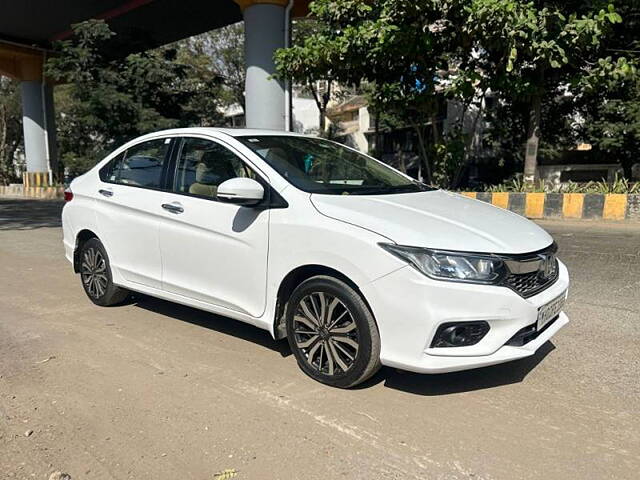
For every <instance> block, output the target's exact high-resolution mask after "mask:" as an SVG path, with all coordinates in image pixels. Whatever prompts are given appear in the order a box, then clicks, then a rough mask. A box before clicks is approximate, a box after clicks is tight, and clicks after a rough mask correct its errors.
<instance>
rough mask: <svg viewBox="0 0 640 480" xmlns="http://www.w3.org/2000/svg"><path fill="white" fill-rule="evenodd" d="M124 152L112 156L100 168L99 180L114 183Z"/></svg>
mask: <svg viewBox="0 0 640 480" xmlns="http://www.w3.org/2000/svg"><path fill="white" fill-rule="evenodd" d="M124 154H125V152H122V153H120V154H119V155H117V156H116V157H114V158H112V159H111V160H110V161H109V163H107V164H106V165H105V166H104V167H102V168H101V169H100V180H102V181H103V182H108V183H115V182H116V178H117V176H118V172H119V171H120V165H122V160H123V159H124Z"/></svg>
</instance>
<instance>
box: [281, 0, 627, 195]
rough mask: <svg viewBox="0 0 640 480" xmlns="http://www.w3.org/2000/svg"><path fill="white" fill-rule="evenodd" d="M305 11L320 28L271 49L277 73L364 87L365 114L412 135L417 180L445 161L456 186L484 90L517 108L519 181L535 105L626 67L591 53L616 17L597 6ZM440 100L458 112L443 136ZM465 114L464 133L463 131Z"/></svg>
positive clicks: (344, 5)
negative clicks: (521, 119)
mask: <svg viewBox="0 0 640 480" xmlns="http://www.w3.org/2000/svg"><path fill="white" fill-rule="evenodd" d="M310 9H311V12H312V15H313V16H314V17H315V18H316V19H317V20H318V22H319V25H320V27H319V28H318V29H317V30H316V31H315V32H314V33H312V34H311V35H309V36H307V37H306V39H305V41H304V43H303V44H302V45H298V46H294V47H293V48H290V49H287V50H282V51H279V52H278V53H277V54H276V61H277V64H278V68H279V71H280V72H281V74H285V75H292V76H293V77H294V78H305V77H306V78H309V77H311V78H330V79H332V80H337V81H339V82H342V83H346V84H349V85H351V84H361V83H362V82H365V83H366V84H367V85H368V86H369V89H370V90H369V91H370V99H371V102H370V106H371V108H372V110H373V111H374V114H376V112H385V114H389V113H394V114H395V115H397V116H398V117H399V118H402V119H403V120H404V121H405V122H406V124H407V125H411V126H414V128H415V129H416V132H417V134H418V138H419V144H420V150H421V153H422V156H423V159H424V165H425V169H426V174H425V178H426V179H427V180H429V179H430V177H431V173H432V170H433V167H434V165H435V164H440V163H441V161H445V163H446V162H447V161H448V160H447V159H455V160H454V163H458V164H459V166H458V167H457V168H453V169H452V168H450V166H447V167H446V168H445V172H449V173H445V175H444V177H446V178H447V179H448V180H453V182H454V183H459V182H460V180H461V173H462V171H463V170H464V166H465V164H466V163H467V162H468V161H469V159H470V158H471V156H472V154H473V144H474V133H475V127H476V126H477V124H478V122H479V121H480V119H481V118H482V114H483V112H482V109H483V107H484V103H485V102H484V101H483V100H484V97H485V95H487V94H489V93H491V94H492V95H494V96H495V95H497V96H498V98H499V99H500V101H501V102H505V103H507V104H512V105H514V106H516V107H517V108H518V109H519V110H520V109H521V107H524V108H525V109H526V113H525V114H524V115H525V125H524V127H523V130H524V131H523V133H524V141H523V143H526V149H525V155H524V156H525V158H526V161H525V164H526V168H525V171H526V177H527V179H531V175H532V173H533V172H535V167H536V161H537V155H538V145H539V140H540V137H541V116H542V113H543V111H544V110H545V107H544V105H543V104H544V103H545V102H549V101H550V100H551V101H555V99H556V97H557V95H558V94H559V92H560V91H561V90H562V89H564V90H565V91H568V90H571V91H572V92H573V94H574V95H577V94H579V93H580V92H581V91H582V90H583V89H584V88H586V87H587V86H588V83H589V82H588V79H589V78H590V77H592V76H600V75H601V74H603V73H604V74H605V75H607V76H609V77H611V76H612V75H615V74H616V72H617V73H623V72H624V71H625V70H627V71H629V69H630V66H629V62H627V60H626V59H625V58H624V57H620V56H618V57H617V58H613V57H611V56H609V57H607V56H602V51H601V46H602V40H603V37H604V36H605V35H606V34H608V33H609V32H610V30H611V26H613V25H616V24H618V23H620V21H621V17H620V15H619V14H618V13H617V11H616V10H615V9H614V8H613V6H608V5H606V4H603V3H602V2H601V1H598V0H591V1H586V2H585V1H577V0H575V1H572V0H568V1H566V2H563V3H561V2H546V1H539V0H536V1H520V0H413V1H409V0H376V1H372V2H361V1H358V0H316V1H314V2H313V3H312V4H311V6H310ZM443 97H444V98H447V99H450V100H453V101H455V102H458V103H459V104H460V105H461V106H462V115H461V116H460V121H459V124H458V125H456V126H455V128H453V129H452V131H451V133H450V134H449V135H448V136H449V138H443V137H442V135H441V132H440V131H439V130H438V128H436V127H437V126H436V123H437V122H436V118H435V117H436V115H437V114H438V113H439V112H440V111H441V107H440V106H441V104H442V102H441V99H442V98H443ZM468 117H471V118H472V125H471V128H470V129H466V130H463V129H462V124H463V122H464V121H465V119H467V118H468ZM513 125H517V123H513ZM428 126H431V136H432V138H431V142H430V145H431V149H430V151H429V149H428V148H427V142H426V141H425V135H424V130H423V128H426V127H428ZM469 130H470V131H469ZM464 132H466V133H464ZM518 137H520V135H519V136H518ZM460 142H462V147H463V148H460V145H461V144H460ZM452 171H454V172H455V173H454V174H453V177H454V178H453V179H452V178H451V176H452V174H451V172H452ZM445 183H446V179H445Z"/></svg>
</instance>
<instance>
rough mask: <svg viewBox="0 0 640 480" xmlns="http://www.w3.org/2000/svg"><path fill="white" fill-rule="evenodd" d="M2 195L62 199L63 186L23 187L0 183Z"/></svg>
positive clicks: (0, 194) (0, 193)
mask: <svg viewBox="0 0 640 480" xmlns="http://www.w3.org/2000/svg"><path fill="white" fill-rule="evenodd" d="M0 196H2V197H26V198H46V199H50V200H54V199H63V198H64V187H23V186H22V185H9V186H5V185H0Z"/></svg>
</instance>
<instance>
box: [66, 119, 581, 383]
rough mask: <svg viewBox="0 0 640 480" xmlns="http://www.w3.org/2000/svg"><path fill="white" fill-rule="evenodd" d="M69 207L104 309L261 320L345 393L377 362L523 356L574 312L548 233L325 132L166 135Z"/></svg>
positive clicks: (129, 152) (444, 367) (87, 283)
mask: <svg viewBox="0 0 640 480" xmlns="http://www.w3.org/2000/svg"><path fill="white" fill-rule="evenodd" d="M66 200H67V203H66V205H65V208H64V210H63V213H62V220H63V228H64V247H65V251H66V256H67V258H68V259H69V261H70V262H71V263H72V264H73V268H74V271H75V272H77V273H79V274H80V277H81V279H82V285H83V287H84V289H85V291H86V293H87V295H88V296H89V298H90V299H91V300H92V301H93V302H94V303H96V304H97V305H103V306H107V305H114V304H117V303H120V302H122V301H123V300H125V298H126V297H127V296H128V295H129V294H130V292H131V291H135V292H142V293H145V294H148V295H152V296H155V297H160V298H163V299H167V300H170V301H173V302H178V303H182V304H185V305H190V306H192V307H196V308H200V309H203V310H207V311H210V312H214V313H217V314H220V315H224V316H226V317H229V318H232V319H236V320H240V321H243V322H247V323H250V324H253V325H255V326H257V327H260V328H263V329H265V330H268V331H269V332H270V333H271V334H272V335H273V337H274V338H277V339H280V338H285V337H286V338H287V339H288V342H289V345H290V346H291V350H292V351H293V353H294V355H295V357H296V359H297V361H298V364H299V365H300V368H301V369H302V370H303V371H304V372H305V373H306V374H307V375H309V376H310V377H312V378H314V379H315V380H318V381H320V382H323V383H326V384H329V385H333V386H336V387H350V386H353V385H356V384H358V383H360V382H362V381H364V380H366V379H367V378H369V377H370V376H371V375H373V374H374V373H375V372H376V371H377V370H378V369H379V368H380V366H381V365H388V366H392V367H396V368H400V369H405V370H410V371H413V372H422V373H440V372H452V371H456V370H465V369H471V368H477V367H482V366H486V365H493V364H497V363H501V362H506V361H510V360H516V359H519V358H523V357H527V356H529V355H532V354H533V353H534V352H535V351H536V350H537V349H538V347H540V346H541V345H542V344H543V343H545V342H546V341H547V340H549V339H550V338H551V337H552V336H553V335H554V334H555V333H556V332H557V331H558V330H559V329H560V328H562V327H563V326H564V325H566V324H567V322H568V321H569V320H568V318H567V317H566V315H565V314H564V313H563V312H562V308H563V305H564V301H565V298H566V296H567V289H568V286H569V276H568V273H567V269H566V268H565V266H564V265H563V264H562V263H561V262H560V261H558V260H557V259H556V245H555V243H554V242H553V239H552V238H551V237H550V236H549V235H548V234H547V233H546V232H545V231H544V230H542V229H541V228H540V227H538V226H537V225H535V224H534V223H532V222H530V221H529V220H526V219H525V218H523V217H520V216H518V215H516V214H514V213H511V212H509V211H506V210H503V209H500V208H497V207H494V206H492V205H489V204H487V203H483V202H480V201H476V200H472V199H469V198H466V197H463V196H461V195H457V194H454V193H449V192H445V191H442V190H436V189H433V188H430V187H428V186H426V185H424V184H421V183H419V182H417V181H415V180H413V179H412V178H410V177H408V176H406V175H404V174H402V173H400V172H398V171H396V170H394V169H393V168H390V167H389V166H387V165H385V164H383V163H381V162H379V161H377V160H375V159H373V158H371V157H369V156H367V155H363V154H362V153H359V152H357V151H355V150H353V149H350V148H348V147H345V146H343V145H340V144H337V143H334V142H331V141H328V140H323V139H320V138H313V137H308V136H303V135H297V134H292V133H281V132H274V131H259V130H235V129H234V130H230V129H212V128H189V129H179V130H168V131H163V132H158V133H153V134H150V135H145V136H143V137H140V138H138V139H136V140H133V141H131V142H129V143H127V144H126V145H124V146H122V147H120V148H119V149H117V150H116V151H115V152H113V153H112V154H111V155H109V156H108V157H107V158H105V159H104V160H102V161H101V162H100V163H99V164H98V165H96V166H95V167H94V168H93V169H91V170H90V171H89V172H87V173H86V174H84V175H82V176H81V177H78V178H76V179H75V180H74V181H73V182H72V183H71V185H70V188H69V189H68V190H67V192H66Z"/></svg>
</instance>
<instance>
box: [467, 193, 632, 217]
mask: <svg viewBox="0 0 640 480" xmlns="http://www.w3.org/2000/svg"><path fill="white" fill-rule="evenodd" d="M461 194H462V195H464V196H466V197H470V198H475V199H476V200H480V201H483V202H487V203H491V204H492V205H495V206H497V207H501V208H505V209H507V210H510V211H512V212H515V213H518V214H520V215H523V216H525V217H527V218H574V219H589V220H640V194H626V193H608V194H600V193H520V192H461Z"/></svg>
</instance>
